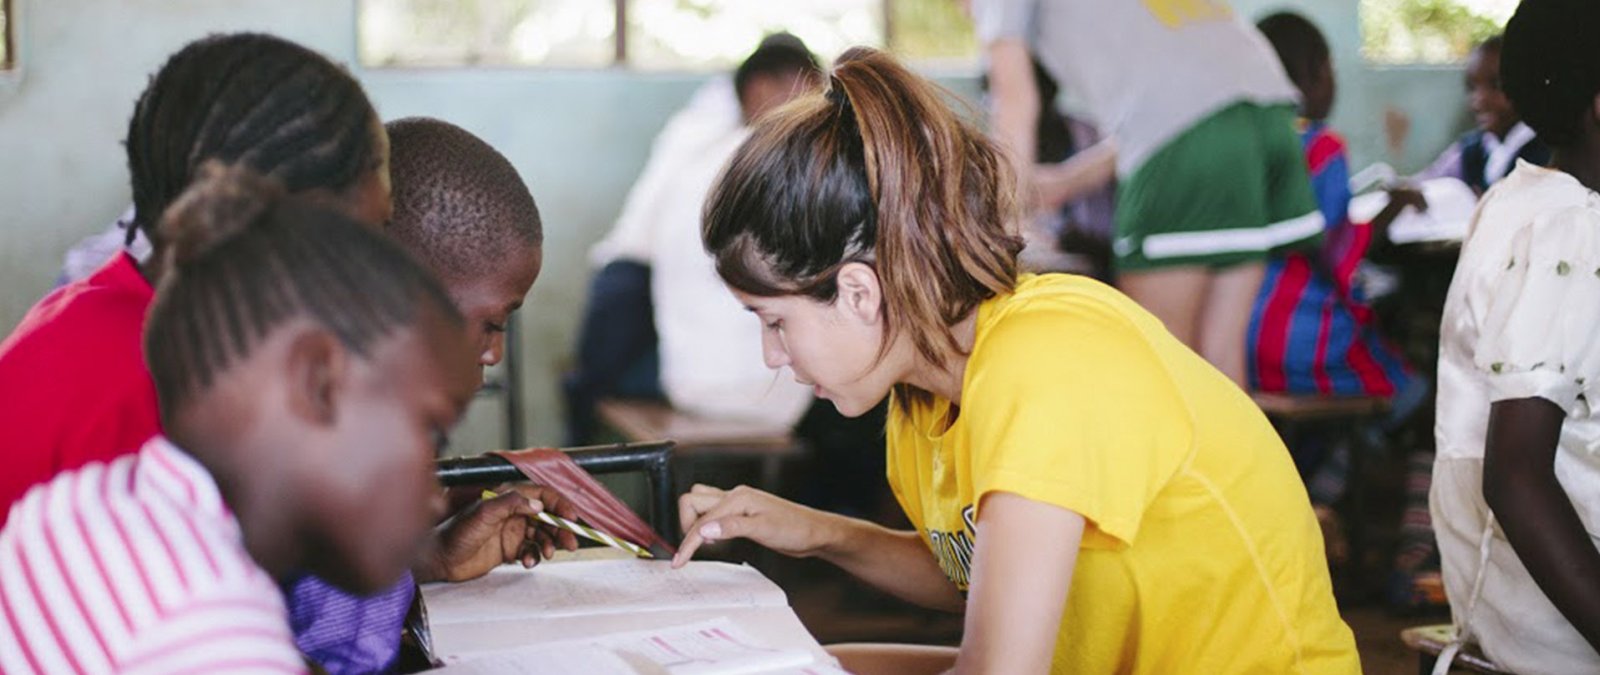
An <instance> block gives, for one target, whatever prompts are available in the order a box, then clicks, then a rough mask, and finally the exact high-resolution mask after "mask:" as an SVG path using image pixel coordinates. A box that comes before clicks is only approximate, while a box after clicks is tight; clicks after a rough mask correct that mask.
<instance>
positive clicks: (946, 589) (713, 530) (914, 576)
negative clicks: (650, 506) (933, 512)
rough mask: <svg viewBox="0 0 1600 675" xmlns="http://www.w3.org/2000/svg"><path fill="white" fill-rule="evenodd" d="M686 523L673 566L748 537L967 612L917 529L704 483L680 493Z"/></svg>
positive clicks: (897, 592) (913, 598)
mask: <svg viewBox="0 0 1600 675" xmlns="http://www.w3.org/2000/svg"><path fill="white" fill-rule="evenodd" d="M678 511H679V516H680V518H679V520H680V521H681V522H683V523H685V526H684V528H683V531H684V533H685V536H684V538H683V543H682V545H680V547H679V548H678V555H677V557H675V558H673V561H672V564H673V565H674V566H679V567H681V566H682V565H684V564H685V563H687V562H688V561H689V559H690V558H691V557H692V556H693V555H694V552H695V551H696V550H697V549H699V548H700V546H701V545H702V544H706V543H712V542H716V541H720V540H723V539H735V538H741V537H742V538H745V539H749V540H751V541H754V542H756V543H758V544H761V545H762V546H765V547H767V548H770V549H772V550H774V551H777V552H779V553H782V554H784V555H787V556H793V557H797V558H810V557H819V558H822V559H823V560H827V561H829V562H831V563H833V564H835V565H838V566H839V567H840V568H841V569H843V570H845V571H846V572H849V573H851V574H853V575H855V576H857V577H859V578H860V579H861V580H863V581H865V582H867V583H868V584H871V585H873V586H875V587H877V588H880V589H882V590H884V591H885V592H888V593H890V594H891V595H894V596H895V597H898V598H900V599H902V600H905V601H907V602H912V603H915V604H918V605H922V606H924V607H929V608H933V609H942V610H947V611H952V612H959V611H961V608H962V606H963V601H962V598H961V594H960V593H959V592H958V591H957V590H956V587H955V585H954V584H952V583H951V582H950V580H949V579H948V578H946V577H945V576H944V572H943V571H941V570H940V569H939V564H938V562H937V561H935V560H934V557H933V554H932V553H931V552H929V551H928V547H927V546H926V545H924V544H923V543H922V539H921V538H920V537H918V536H917V534H916V533H915V532H903V531H897V530H891V529H889V528H886V527H882V526H879V525H876V524H873V523H870V522H867V521H864V520H860V519H856V518H849V517H846V516H841V515H838V514H834V513H827V512H825V511H818V510H816V509H813V508H809V507H806V506H801V505H799V504H796V503H794V502H791V501H788V500H786V499H782V498H780V497H776V496H773V495H771V494H768V493H766V492H762V491H760V490H757V489H755V488H750V487H745V486H739V487H736V488H734V489H732V490H719V489H717V488H714V487H709V486H706V485H696V486H694V487H693V488H692V489H691V490H690V491H689V492H688V493H687V494H685V495H683V496H682V497H680V498H679V499H678Z"/></svg>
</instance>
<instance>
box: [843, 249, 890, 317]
mask: <svg viewBox="0 0 1600 675" xmlns="http://www.w3.org/2000/svg"><path fill="white" fill-rule="evenodd" d="M836 279H837V280H838V286H839V296H838V299H837V300H835V302H837V303H838V304H839V306H840V307H841V308H843V309H844V310H845V312H847V313H849V314H850V315H851V316H853V317H855V318H856V319H857V320H859V321H861V322H862V323H865V324H875V323H877V322H878V320H879V319H880V318H881V317H882V316H883V312H882V309H883V286H882V284H880V283H879V280H878V273H877V272H876V271H875V270H873V269H872V267H871V266H869V265H866V264H864V263H848V264H846V265H845V266H844V267H841V268H839V274H838V276H837V277H836Z"/></svg>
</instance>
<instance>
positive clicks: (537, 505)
mask: <svg viewBox="0 0 1600 675" xmlns="http://www.w3.org/2000/svg"><path fill="white" fill-rule="evenodd" d="M528 508H530V509H533V510H535V511H543V510H544V503H543V502H541V501H539V500H537V499H531V498H530V499H529V500H528Z"/></svg>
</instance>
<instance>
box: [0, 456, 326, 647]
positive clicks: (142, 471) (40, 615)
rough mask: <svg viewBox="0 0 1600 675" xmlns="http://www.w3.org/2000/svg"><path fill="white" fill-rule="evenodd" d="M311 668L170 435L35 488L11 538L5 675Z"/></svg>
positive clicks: (5, 587) (200, 471) (277, 597)
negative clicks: (25, 674) (307, 665)
mask: <svg viewBox="0 0 1600 675" xmlns="http://www.w3.org/2000/svg"><path fill="white" fill-rule="evenodd" d="M304 671H305V666H304V664H303V663H302V661H301V660H300V657H299V653H298V652H297V651H296V650H295V647H294V637H293V635H292V634H291V633H290V631H289V624H288V618H287V612H286V610H285V609H284V604H283V596H282V592H281V591H279V590H278V587H277V585H276V584H275V583H273V581H272V578H271V577H270V576H269V575H268V574H267V573H266V572H265V571H264V570H262V569H261V568H260V567H258V566H256V564H255V561H253V560H251V559H250V555H249V553H247V552H246V551H245V549H244V543H243V539H242V536H241V534H240V530H239V523H238V521H237V520H236V519H235V518H234V517H233V514H232V513H231V512H230V511H229V510H228V508H227V506H226V505H224V504H223V502H222V496H221V494H220V493H219V492H218V491H217V485H216V483H215V482H214V481H213V480H212V479H211V475H210V474H209V473H208V472H207V471H206V470H205V468H204V467H202V466H201V465H200V464H199V463H198V462H196V461H195V460H194V459H193V458H191V457H190V456H189V455H188V454H186V453H184V452H183V451H182V450H179V449H178V448H177V447H176V446H174V445H173V444H172V443H170V442H168V441H167V440H166V439H165V438H164V437H161V436H157V437H155V438H152V439H150V441H149V442H147V443H145V445H144V447H143V448H142V449H141V450H140V451H139V453H138V454H136V455H128V456H124V457H121V458H119V459H117V460H115V461H112V462H111V463H109V464H90V465H88V466H85V467H83V468H82V469H79V470H77V471H73V472H70V473H64V474H61V475H59V476H57V477H56V478H55V479H54V480H52V481H51V482H49V483H48V484H45V485H41V486H39V487H36V488H34V489H33V490H31V491H29V492H28V494H27V496H25V497H24V498H23V499H22V500H21V501H19V502H17V503H16V504H15V506H14V507H13V508H12V510H11V517H10V519H9V520H8V521H7V522H6V525H5V529H4V530H0V672H4V673H64V672H79V673H110V672H119V673H124V672H125V673H214V672H230V673H232V672H259V673H284V672H291V673H299V672H304Z"/></svg>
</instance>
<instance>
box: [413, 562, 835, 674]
mask: <svg viewBox="0 0 1600 675" xmlns="http://www.w3.org/2000/svg"><path fill="white" fill-rule="evenodd" d="M422 595H423V600H424V602H425V603H426V607H427V611H428V623H429V626H430V628H431V631H430V632H431V642H432V645H431V647H432V650H433V652H434V654H435V655H436V656H438V657H439V658H440V659H441V660H443V661H444V662H445V663H446V664H449V665H451V666H452V668H453V670H451V671H448V672H457V673H479V672H519V673H532V674H537V673H571V672H583V673H585V674H586V675H610V674H611V673H668V674H670V675H734V674H736V673H807V672H809V673H816V674H819V675H820V674H823V673H838V672H840V671H838V670H837V669H835V668H833V667H832V663H833V661H832V659H831V658H830V657H828V655H827V653H826V652H824V651H823V650H822V647H821V645H819V644H818V643H817V641H816V640H815V639H814V638H812V637H811V634H810V633H808V632H806V629H805V626H803V625H801V623H800V620H799V618H798V617H796V616H795V614H794V612H793V610H791V609H789V606H788V598H787V597H786V596H785V595H784V593H783V590H782V589H780V588H778V586H777V585H776V584H774V583H772V581H771V580H769V579H767V578H766V577H764V576H762V575H761V573H760V572H758V571H756V570H755V569H754V568H752V567H748V566H744V565H733V564H729V563H718V562H691V563H689V565H687V566H685V567H684V568H683V569H678V570H674V569H672V568H671V567H670V566H668V564H667V563H665V562H656V561H648V560H638V559H616V560H582V561H569V562H552V563H545V564H542V565H539V566H538V567H535V568H534V569H531V570H525V569H522V568H521V567H516V566H505V567H501V568H499V569H496V570H495V571H493V572H491V573H490V574H489V575H488V576H485V577H483V578H481V579H477V580H474V581H469V582H466V583H461V584H429V585H426V586H423V587H422Z"/></svg>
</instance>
